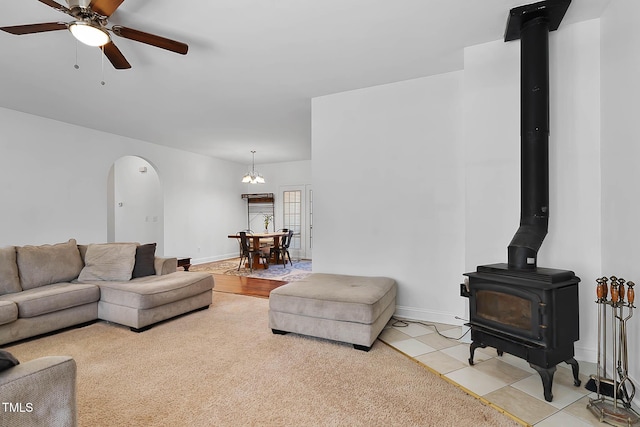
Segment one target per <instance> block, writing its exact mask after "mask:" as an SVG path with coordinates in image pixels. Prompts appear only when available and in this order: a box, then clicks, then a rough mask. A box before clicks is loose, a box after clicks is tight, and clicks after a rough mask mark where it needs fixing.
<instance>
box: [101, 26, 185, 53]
mask: <svg viewBox="0 0 640 427" xmlns="http://www.w3.org/2000/svg"><path fill="white" fill-rule="evenodd" d="M111 31H113V33H114V34H116V35H118V36H120V37H124V38H125V39H130V40H135V41H137V42H140V43H145V44H148V45H151V46H155V47H159V48H161V49H166V50H170V51H172V52H176V53H179V54H181V55H186V54H187V51H188V50H189V46H187V45H186V44H184V43H181V42H178V41H175V40H171V39H167V38H164V37H160V36H156V35H154V34H149V33H145V32H143V31H139V30H134V29H133V28H127V27H123V26H121V25H114V26H113V28H112V29H111Z"/></svg>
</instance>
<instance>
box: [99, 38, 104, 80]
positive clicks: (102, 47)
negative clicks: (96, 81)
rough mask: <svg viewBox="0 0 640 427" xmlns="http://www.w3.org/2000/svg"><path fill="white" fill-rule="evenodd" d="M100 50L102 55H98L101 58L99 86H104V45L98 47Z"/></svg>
mask: <svg viewBox="0 0 640 427" xmlns="http://www.w3.org/2000/svg"><path fill="white" fill-rule="evenodd" d="M100 50H102V55H100V58H102V63H101V64H102V80H101V81H100V84H101V85H102V86H104V85H105V83H104V45H102V46H100Z"/></svg>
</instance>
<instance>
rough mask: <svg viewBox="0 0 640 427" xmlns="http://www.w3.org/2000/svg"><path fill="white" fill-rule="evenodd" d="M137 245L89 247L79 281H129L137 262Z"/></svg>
mask: <svg viewBox="0 0 640 427" xmlns="http://www.w3.org/2000/svg"><path fill="white" fill-rule="evenodd" d="M136 246H137V245H136V244H135V243H101V244H92V245H89V246H88V247H87V252H86V254H85V256H84V264H85V265H84V268H83V269H82V271H81V272H80V275H79V277H78V281H80V282H87V281H97V280H116V281H122V280H129V279H131V273H132V272H133V265H134V263H135V261H136Z"/></svg>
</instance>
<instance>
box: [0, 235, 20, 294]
mask: <svg viewBox="0 0 640 427" xmlns="http://www.w3.org/2000/svg"><path fill="white" fill-rule="evenodd" d="M20 291H22V287H21V286H20V277H19V276H18V264H16V248H15V247H14V246H9V247H7V248H0V295H4V294H12V293H14V292H20Z"/></svg>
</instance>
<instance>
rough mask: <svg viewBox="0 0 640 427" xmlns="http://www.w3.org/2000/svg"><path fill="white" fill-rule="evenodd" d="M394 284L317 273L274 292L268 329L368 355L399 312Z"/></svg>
mask: <svg viewBox="0 0 640 427" xmlns="http://www.w3.org/2000/svg"><path fill="white" fill-rule="evenodd" d="M396 289H397V285H396V282H395V280H393V279H390V278H388V277H364V276H346V275H340V274H324V273H313V274H311V275H310V276H309V277H307V278H306V279H303V280H299V281H297V282H291V283H288V284H286V285H284V286H280V287H279V288H276V289H274V290H273V291H271V294H270V295H269V327H270V328H271V330H272V331H273V333H274V334H286V333H287V332H293V333H297V334H302V335H309V336H313V337H318V338H325V339H330V340H334V341H342V342H346V343H350V344H353V346H354V348H356V349H358V350H365V351H369V349H370V348H371V346H372V345H373V342H374V341H375V340H376V338H377V337H378V335H379V334H380V332H381V331H382V329H383V328H384V327H385V325H386V324H387V322H388V321H389V319H390V318H391V316H392V315H393V313H394V311H395V309H396Z"/></svg>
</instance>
